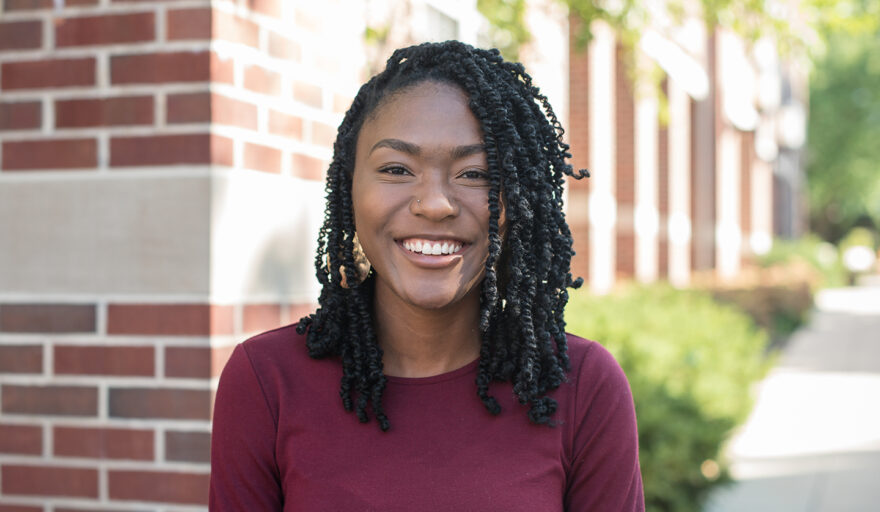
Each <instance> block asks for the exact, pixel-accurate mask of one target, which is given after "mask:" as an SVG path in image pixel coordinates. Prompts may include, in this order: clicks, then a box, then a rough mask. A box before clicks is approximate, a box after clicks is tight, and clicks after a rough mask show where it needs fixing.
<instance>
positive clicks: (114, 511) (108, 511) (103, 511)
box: [0, 0, 170, 512]
mask: <svg viewBox="0 0 880 512" xmlns="http://www.w3.org/2000/svg"><path fill="white" fill-rule="evenodd" d="M168 1H170V0H168ZM166 510H168V509H166ZM0 512H2V511H0ZM40 512H43V509H40ZM52 512H131V510H122V509H118V508H92V507H82V508H68V507H64V508H61V507H55V508H53V509H52ZM138 512H140V509H138Z"/></svg>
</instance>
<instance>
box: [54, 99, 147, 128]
mask: <svg viewBox="0 0 880 512" xmlns="http://www.w3.org/2000/svg"><path fill="white" fill-rule="evenodd" d="M149 124H153V97H152V96H124V97H119V98H101V99H81V100H58V101H56V102H55V127H56V128H82V127H88V126H124V125H149Z"/></svg>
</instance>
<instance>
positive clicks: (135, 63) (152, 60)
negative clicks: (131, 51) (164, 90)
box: [110, 51, 211, 85]
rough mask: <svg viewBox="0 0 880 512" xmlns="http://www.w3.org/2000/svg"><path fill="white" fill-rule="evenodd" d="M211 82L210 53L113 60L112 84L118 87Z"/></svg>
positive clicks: (173, 54) (144, 55)
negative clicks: (125, 85) (124, 85)
mask: <svg viewBox="0 0 880 512" xmlns="http://www.w3.org/2000/svg"><path fill="white" fill-rule="evenodd" d="M209 80H211V55H210V53H209V52H207V51H197V52H169V53H146V54H136V55H116V56H113V57H111V58H110V81H111V82H112V83H113V84H114V85H115V84H138V83H141V84H164V83H173V82H207V81H209Z"/></svg>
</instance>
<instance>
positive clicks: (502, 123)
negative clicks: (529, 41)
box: [297, 41, 588, 431]
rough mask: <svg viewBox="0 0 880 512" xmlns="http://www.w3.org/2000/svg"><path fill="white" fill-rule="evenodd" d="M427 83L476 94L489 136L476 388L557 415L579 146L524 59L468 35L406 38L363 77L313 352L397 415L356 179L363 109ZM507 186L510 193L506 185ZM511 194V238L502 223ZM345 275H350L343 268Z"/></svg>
mask: <svg viewBox="0 0 880 512" xmlns="http://www.w3.org/2000/svg"><path fill="white" fill-rule="evenodd" d="M425 81H435V82H441V83H446V84H451V85H455V86H457V87H459V88H461V89H462V90H463V91H464V92H465V93H466V95H467V96H468V98H469V106H470V109H471V112H473V114H474V116H475V117H476V119H477V120H478V122H479V124H480V128H481V130H482V134H483V142H484V144H485V146H486V157H487V162H488V167H489V183H490V186H489V213H490V215H489V256H488V259H487V260H486V274H485V278H484V280H483V283H482V289H481V295H480V310H481V311H480V336H481V343H482V344H481V348H480V362H479V372H478V375H477V379H476V392H477V395H478V396H479V398H480V400H482V402H483V404H484V405H485V406H486V408H487V409H488V410H489V412H490V413H492V414H498V413H499V412H501V407H500V405H499V404H498V401H497V400H496V399H495V398H494V397H493V396H492V395H491V394H490V393H489V386H490V384H491V383H492V382H493V381H497V382H500V381H506V382H511V383H512V384H513V391H514V393H515V394H516V397H517V398H518V400H519V402H520V403H521V404H523V405H528V406H529V412H528V416H529V419H530V420H531V421H532V422H534V423H538V424H552V421H551V416H552V415H553V413H554V412H555V411H556V401H555V400H553V399H552V398H550V397H549V396H547V393H548V392H549V391H552V390H553V389H556V388H557V387H559V385H560V384H561V383H562V382H563V381H564V380H565V378H566V372H567V371H568V370H569V367H570V364H569V360H568V353H567V350H568V348H567V343H566V339H565V322H564V320H563V310H564V309H565V305H566V303H567V302H568V292H567V288H577V287H579V286H580V285H581V284H582V283H583V280H582V279H580V278H578V279H576V280H573V279H572V275H571V271H570V262H571V257H572V256H573V255H574V251H573V250H572V238H571V232H570V231H569V228H568V225H567V224H566V222H565V217H564V215H563V212H562V192H563V182H564V178H565V176H566V175H567V176H572V177H574V178H577V179H580V178H583V177H585V176H588V173H587V172H586V171H585V170H581V171H578V172H577V173H575V172H573V171H572V168H571V166H570V165H568V164H567V163H566V159H567V158H570V157H571V154H570V153H568V149H569V146H568V145H567V144H565V143H564V142H563V140H562V135H563V129H562V126H561V125H560V123H559V120H558V119H557V118H556V115H555V114H554V112H553V109H552V108H551V107H550V104H549V103H548V101H547V98H546V97H545V96H544V95H542V94H541V93H540V92H539V90H538V88H537V87H535V86H534V85H533V84H532V79H531V77H530V76H529V75H528V74H527V73H526V72H525V69H524V68H523V66H522V64H519V63H513V62H506V61H504V60H503V59H502V58H501V55H500V53H499V52H498V50H495V49H492V50H482V49H477V48H473V47H471V46H469V45H467V44H464V43H461V42H458V41H446V42H443V43H425V44H421V45H417V46H411V47H408V48H403V49H400V50H397V51H395V52H394V54H393V55H392V56H391V58H389V59H388V62H387V64H386V68H385V70H384V71H382V72H381V73H379V74H378V75H376V76H374V77H373V78H372V79H370V81H368V82H367V83H366V84H364V85H363V86H362V87H361V88H360V91H358V94H357V96H356V97H355V98H354V101H353V102H352V105H351V108H350V109H349V110H348V112H346V114H345V117H344V119H343V121H342V124H340V126H339V132H338V134H337V137H336V142H335V143H334V145H333V151H334V154H333V161H332V162H331V163H330V168H329V169H328V171H327V185H326V193H327V205H326V207H325V210H324V225H323V226H322V227H321V230H320V233H319V235H318V253H317V255H316V257H315V268H316V269H317V277H318V281H320V283H321V286H322V289H321V295H320V298H319V300H318V302H319V308H318V310H317V311H316V312H315V313H314V314H311V315H308V316H306V317H304V318H302V319H301V320H300V322H299V324H298V326H297V332H299V333H300V334H307V338H306V340H307V341H306V345H307V347H308V351H309V355H310V356H311V357H314V358H324V357H331V356H333V357H339V359H340V360H341V363H342V382H341V385H340V390H339V393H340V395H341V396H342V404H343V406H344V407H345V409H346V410H348V411H352V410H353V411H354V412H355V413H356V414H357V417H358V418H359V419H360V421H361V422H367V421H369V417H368V414H367V408H368V407H370V408H371V409H372V411H373V414H375V416H376V420H377V421H378V423H379V426H380V428H381V429H382V430H383V431H384V430H388V428H389V426H390V424H389V421H388V417H387V416H386V415H385V413H384V411H383V408H382V395H383V392H384V390H385V384H386V378H385V376H384V374H383V366H382V350H381V349H380V348H379V345H378V343H377V340H376V331H375V328H374V325H373V317H372V297H373V278H372V277H368V278H367V279H366V280H364V281H363V282H358V281H359V276H358V275H357V273H356V266H355V255H354V254H353V247H354V244H353V237H354V222H353V214H352V200H351V185H352V175H353V173H354V162H355V145H356V143H357V137H358V133H359V131H360V128H361V126H362V125H363V123H364V121H365V119H367V118H368V117H369V116H370V115H372V114H373V113H374V112H375V111H376V108H377V107H378V106H380V105H381V104H382V103H383V102H384V101H387V99H388V98H389V97H390V96H391V95H393V94H394V93H396V92H400V91H402V90H405V89H406V88H409V87H412V86H414V85H417V84H419V83H422V82H425ZM502 192H503V194H502ZM502 200H503V201H504V208H505V214H506V216H507V230H506V233H505V234H504V240H503V241H502V236H501V234H500V233H499V227H498V221H499V215H500V212H501V204H502ZM341 272H342V273H344V274H345V283H346V286H342V284H343V276H342V274H341Z"/></svg>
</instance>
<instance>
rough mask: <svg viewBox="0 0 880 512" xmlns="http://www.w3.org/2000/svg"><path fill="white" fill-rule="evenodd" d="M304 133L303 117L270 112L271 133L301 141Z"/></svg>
mask: <svg viewBox="0 0 880 512" xmlns="http://www.w3.org/2000/svg"><path fill="white" fill-rule="evenodd" d="M302 132H303V120H302V118H301V117H298V116H289V115H287V114H282V113H281V112H276V111H275V110H270V111H269V133H272V134H275V135H283V136H285V137H290V138H293V139H299V140H301V139H302Z"/></svg>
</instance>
